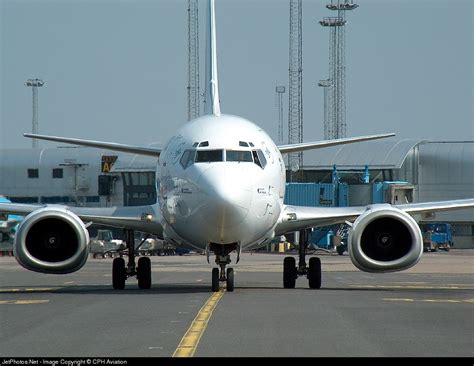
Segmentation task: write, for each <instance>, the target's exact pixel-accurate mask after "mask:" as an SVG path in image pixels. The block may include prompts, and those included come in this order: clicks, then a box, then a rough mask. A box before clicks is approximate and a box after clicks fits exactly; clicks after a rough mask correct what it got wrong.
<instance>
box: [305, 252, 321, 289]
mask: <svg viewBox="0 0 474 366" xmlns="http://www.w3.org/2000/svg"><path fill="white" fill-rule="evenodd" d="M308 283H309V288H321V260H320V259H319V258H318V257H311V258H310V259H309V267H308Z"/></svg>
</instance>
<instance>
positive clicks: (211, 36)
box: [204, 0, 221, 116]
mask: <svg viewBox="0 0 474 366" xmlns="http://www.w3.org/2000/svg"><path fill="white" fill-rule="evenodd" d="M206 25H207V34H206V94H205V99H204V103H205V104H204V113H205V114H213V115H215V116H220V115H221V106H220V101H219V83H218V80H217V47H216V10H215V5H214V0H209V1H208V9H207V22H206Z"/></svg>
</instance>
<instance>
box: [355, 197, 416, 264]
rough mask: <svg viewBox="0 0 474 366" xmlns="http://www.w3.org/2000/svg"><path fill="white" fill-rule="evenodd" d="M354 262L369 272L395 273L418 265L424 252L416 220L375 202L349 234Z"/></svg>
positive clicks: (360, 217) (356, 222) (389, 206)
mask: <svg viewBox="0 0 474 366" xmlns="http://www.w3.org/2000/svg"><path fill="white" fill-rule="evenodd" d="M348 246H349V254H350V256H351V260H352V263H354V265H355V266H356V267H357V268H359V269H360V270H362V271H365V272H395V271H402V270H404V269H408V268H410V267H412V266H414V265H415V264H416V263H418V261H419V260H420V258H421V255H422V254H423V238H422V235H421V231H420V228H419V226H418V224H417V223H416V221H415V220H414V219H413V217H411V216H410V215H409V214H407V213H406V212H404V211H401V210H399V209H397V208H395V207H392V206H391V205H388V204H380V205H373V206H369V207H368V208H367V211H366V212H364V213H363V214H362V215H360V216H359V217H358V218H357V220H356V221H355V222H354V224H353V226H352V229H351V231H350V234H349V243H348Z"/></svg>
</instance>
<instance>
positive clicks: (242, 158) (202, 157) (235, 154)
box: [180, 149, 267, 169]
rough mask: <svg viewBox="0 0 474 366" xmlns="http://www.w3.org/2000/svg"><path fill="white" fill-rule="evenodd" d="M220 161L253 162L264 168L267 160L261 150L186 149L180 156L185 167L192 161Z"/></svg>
mask: <svg viewBox="0 0 474 366" xmlns="http://www.w3.org/2000/svg"><path fill="white" fill-rule="evenodd" d="M221 161H231V162H244V163H254V164H256V165H258V166H259V167H260V168H262V169H265V166H266V165H267V160H266V159H265V155H264V154H263V152H262V150H225V153H224V150H218V149H215V150H200V149H197V150H196V149H188V150H185V151H184V153H183V155H182V156H181V159H180V163H181V166H182V167H183V168H184V169H187V168H188V167H190V166H191V165H193V164H194V163H214V162H221Z"/></svg>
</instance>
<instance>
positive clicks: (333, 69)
mask: <svg viewBox="0 0 474 366" xmlns="http://www.w3.org/2000/svg"><path fill="white" fill-rule="evenodd" d="M358 6H359V5H357V4H354V3H353V2H352V0H331V3H330V4H327V5H326V8H328V9H329V10H334V11H337V17H326V18H324V19H323V20H321V21H320V22H319V23H320V24H321V25H322V26H323V27H329V79H330V80H331V81H332V84H333V87H332V88H331V95H330V105H329V108H331V110H332V113H331V114H332V116H331V118H332V120H331V121H330V124H331V125H332V127H331V128H330V130H331V136H330V138H331V139H336V138H343V137H346V130H347V125H346V55H345V44H346V35H345V25H346V23H347V22H346V19H345V12H346V11H347V10H354V9H356V8H357V7H358Z"/></svg>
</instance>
